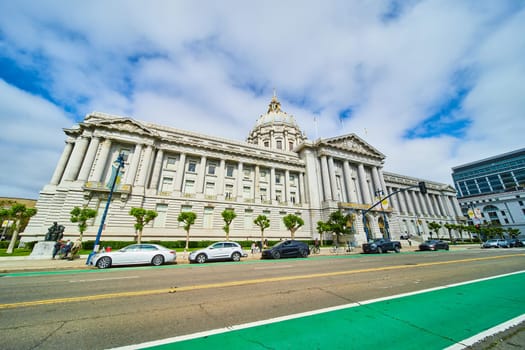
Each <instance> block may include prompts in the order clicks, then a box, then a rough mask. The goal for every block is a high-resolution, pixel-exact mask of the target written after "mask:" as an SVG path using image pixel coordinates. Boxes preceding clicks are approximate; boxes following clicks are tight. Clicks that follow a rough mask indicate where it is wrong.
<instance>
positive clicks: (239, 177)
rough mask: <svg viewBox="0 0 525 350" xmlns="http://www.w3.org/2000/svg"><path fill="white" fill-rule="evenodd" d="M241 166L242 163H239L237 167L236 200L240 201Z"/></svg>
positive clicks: (242, 175)
mask: <svg viewBox="0 0 525 350" xmlns="http://www.w3.org/2000/svg"><path fill="white" fill-rule="evenodd" d="M243 177H244V174H243V164H242V162H239V164H238V165H237V200H238V201H240V200H241V199H242V190H243V188H242V187H243Z"/></svg>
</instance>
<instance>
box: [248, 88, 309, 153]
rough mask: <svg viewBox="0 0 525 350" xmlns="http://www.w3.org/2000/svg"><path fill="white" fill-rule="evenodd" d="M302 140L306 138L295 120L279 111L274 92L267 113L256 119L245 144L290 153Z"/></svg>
mask: <svg viewBox="0 0 525 350" xmlns="http://www.w3.org/2000/svg"><path fill="white" fill-rule="evenodd" d="M304 140H306V136H305V135H304V134H303V132H302V131H301V129H300V128H299V126H298V125H297V123H296V122H295V118H294V117H293V116H292V115H291V114H287V113H286V112H284V111H282V110H281V102H279V100H278V99H277V96H276V95H275V92H274V94H273V97H272V100H271V101H270V104H269V105H268V111H267V112H266V114H263V115H261V116H260V117H259V119H257V122H256V123H255V126H254V128H253V130H252V131H251V132H250V135H249V136H248V139H247V142H248V143H252V144H256V145H260V146H264V147H267V148H272V149H278V150H286V151H292V150H293V149H294V148H295V146H297V145H298V144H300V143H303V142H304Z"/></svg>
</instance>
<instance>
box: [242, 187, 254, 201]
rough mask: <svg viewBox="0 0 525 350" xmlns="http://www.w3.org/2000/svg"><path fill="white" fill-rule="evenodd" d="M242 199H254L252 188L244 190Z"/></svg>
mask: <svg viewBox="0 0 525 350" xmlns="http://www.w3.org/2000/svg"><path fill="white" fill-rule="evenodd" d="M242 197H243V198H244V199H250V198H252V188H251V187H250V186H244V187H243V188H242Z"/></svg>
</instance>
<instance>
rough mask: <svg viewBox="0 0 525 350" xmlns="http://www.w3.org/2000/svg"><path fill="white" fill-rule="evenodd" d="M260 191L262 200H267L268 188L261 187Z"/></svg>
mask: <svg viewBox="0 0 525 350" xmlns="http://www.w3.org/2000/svg"><path fill="white" fill-rule="evenodd" d="M259 192H260V193H261V200H262V201H265V200H267V198H268V196H267V194H266V188H260V189H259Z"/></svg>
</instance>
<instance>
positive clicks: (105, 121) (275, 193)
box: [22, 96, 464, 244]
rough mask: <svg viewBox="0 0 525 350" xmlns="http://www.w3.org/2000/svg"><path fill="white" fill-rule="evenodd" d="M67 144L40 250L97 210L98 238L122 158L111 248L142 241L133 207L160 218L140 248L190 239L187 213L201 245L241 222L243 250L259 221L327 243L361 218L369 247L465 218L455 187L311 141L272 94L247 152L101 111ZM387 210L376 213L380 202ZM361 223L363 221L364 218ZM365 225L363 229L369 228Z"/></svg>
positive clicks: (49, 195)
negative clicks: (332, 218)
mask: <svg viewBox="0 0 525 350" xmlns="http://www.w3.org/2000/svg"><path fill="white" fill-rule="evenodd" d="M64 132H65V134H66V144H65V147H64V151H63V153H62V156H61V158H60V160H59V162H58V164H57V166H56V169H55V172H54V174H53V176H52V178H51V180H50V182H49V184H47V185H46V186H45V187H44V188H43V189H42V191H41V192H40V197H39V199H38V202H37V208H38V214H37V215H36V216H35V217H33V218H32V220H31V222H30V224H29V226H28V228H27V229H26V231H25V232H24V234H23V238H22V239H23V240H24V241H31V240H40V239H42V238H43V236H44V235H45V233H46V232H47V228H48V227H49V226H51V225H52V224H53V222H55V221H58V222H59V223H60V224H62V225H64V226H66V236H67V235H71V236H76V235H77V234H78V229H77V228H76V226H75V224H72V223H71V222H70V215H69V212H70V211H71V209H72V208H73V207H75V206H87V207H90V208H93V209H97V210H98V213H99V215H98V217H97V218H95V219H93V221H92V222H91V226H89V228H88V230H87V231H86V232H85V234H84V237H85V239H94V237H95V235H96V232H97V230H98V226H99V224H100V221H101V216H102V212H103V210H104V207H105V205H106V202H107V198H108V193H109V189H108V187H107V183H108V182H109V179H110V176H111V169H112V165H113V163H114V161H115V160H116V159H117V157H118V155H119V154H123V155H124V160H125V164H124V171H123V173H122V176H121V180H120V183H119V184H118V186H117V187H116V190H115V192H114V195H113V198H112V201H111V204H110V207H109V212H108V216H107V218H106V221H105V227H104V231H103V237H102V239H104V240H133V239H134V238H135V232H134V228H133V224H134V222H135V218H134V217H132V216H130V215H129V211H130V209H131V208H132V207H142V208H145V209H151V210H155V211H157V213H158V216H157V217H156V218H155V220H154V221H153V222H151V223H150V224H148V225H147V227H146V228H145V229H144V231H143V240H181V239H184V237H185V232H184V230H183V229H182V226H181V225H180V223H179V222H178V221H177V217H178V215H179V214H180V212H183V211H192V212H195V213H196V214H197V220H196V223H195V224H194V225H193V226H192V227H191V231H190V237H191V239H192V240H203V239H210V240H218V239H222V238H224V236H225V234H224V232H223V230H222V227H223V226H224V222H223V219H222V216H221V212H222V211H223V210H224V209H227V208H229V209H233V210H234V211H235V213H236V214H237V217H236V219H235V220H234V221H233V223H232V225H231V228H230V238H231V239H234V240H238V241H239V240H257V239H258V238H259V237H260V229H259V227H258V226H256V225H255V224H254V223H253V220H254V219H255V218H256V217H257V216H258V215H265V216H267V217H268V218H269V219H270V227H269V228H268V229H267V230H265V232H264V235H265V237H266V238H268V239H270V240H271V239H281V238H287V237H289V232H288V231H287V230H286V227H285V226H284V224H283V220H282V219H283V217H284V216H285V215H288V214H295V215H299V216H301V217H302V218H303V220H304V222H305V225H304V226H303V227H302V228H301V229H299V230H298V231H297V232H296V233H295V236H296V238H298V239H313V238H316V237H318V236H319V234H318V232H317V222H318V221H319V220H323V221H324V220H327V218H328V216H329V215H330V213H332V212H334V211H337V210H342V211H344V212H345V213H351V214H354V215H353V217H354V221H353V222H351V223H349V224H351V225H353V228H354V234H353V235H352V239H355V240H356V241H357V242H356V243H357V244H360V243H363V242H365V241H366V240H367V239H370V238H374V237H380V236H387V235H389V236H391V237H392V238H399V236H400V235H401V234H404V233H411V234H414V235H417V234H419V235H421V236H422V237H423V238H425V237H426V236H427V235H428V228H427V225H426V223H427V222H430V221H436V222H440V223H442V224H443V223H447V222H448V223H458V222H460V221H461V220H463V219H464V218H463V217H462V214H461V209H460V207H459V203H458V201H457V199H456V191H455V189H454V188H453V187H452V186H450V185H447V184H442V183H437V182H431V181H426V183H427V188H428V193H426V194H422V193H421V192H420V191H419V188H418V186H417V184H418V182H419V181H422V180H421V179H416V178H412V177H408V176H403V175H398V174H392V173H387V172H384V171H383V166H384V162H385V158H386V157H385V155H384V154H382V153H381V152H379V151H378V150H377V149H375V148H374V147H372V146H371V145H370V144H368V143H367V142H365V141H364V140H363V139H361V138H360V137H358V136H357V135H355V134H348V135H342V136H338V137H333V138H324V139H317V140H309V139H308V138H307V137H306V135H305V134H304V133H303V132H302V131H301V129H300V127H299V126H298V124H297V123H296V121H295V118H294V117H293V116H292V115H289V114H287V113H286V112H284V111H282V110H281V105H280V102H279V101H278V99H277V97H276V96H274V97H273V98H272V100H271V102H270V104H269V107H268V110H267V112H266V113H265V114H263V115H261V116H260V117H259V119H258V120H257V122H256V125H255V126H254V128H253V129H252V130H251V131H250V133H249V136H248V138H247V141H246V142H239V141H233V140H228V139H223V138H218V137H213V136H207V135H202V134H198V133H193V132H188V131H184V130H179V129H175V128H171V127H166V126H161V125H155V124H152V123H145V122H140V121H137V120H134V119H132V118H128V117H120V116H112V115H107V114H103V113H96V112H95V113H91V114H88V115H87V116H86V117H85V119H84V120H83V121H82V122H80V123H79V124H78V125H76V126H75V127H74V128H70V129H64ZM394 192H396V194H394V195H393V196H392V197H390V198H389V199H388V201H384V203H383V204H382V205H380V206H376V207H374V208H373V209H371V210H369V209H370V207H371V206H372V205H373V204H374V203H376V202H377V201H378V197H377V195H378V194H379V193H382V195H381V196H380V197H381V198H384V197H386V196H387V195H389V194H392V193H394ZM363 216H364V217H363ZM365 224H366V225H367V227H368V234H367V232H366V231H367V230H365V226H364V225H365Z"/></svg>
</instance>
